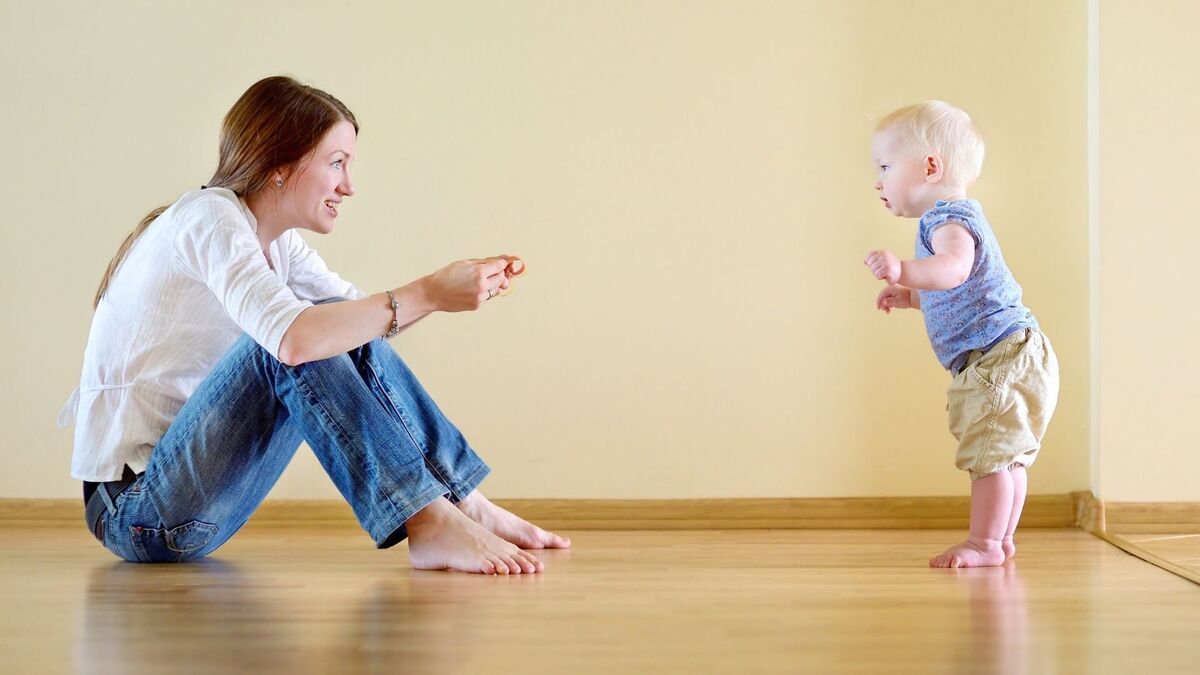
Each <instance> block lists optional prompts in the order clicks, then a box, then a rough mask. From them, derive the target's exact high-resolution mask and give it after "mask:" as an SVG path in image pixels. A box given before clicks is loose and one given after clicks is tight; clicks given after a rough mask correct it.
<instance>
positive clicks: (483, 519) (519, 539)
mask: <svg viewBox="0 0 1200 675" xmlns="http://www.w3.org/2000/svg"><path fill="white" fill-rule="evenodd" d="M458 508H460V509H462V512H463V513H465V514H467V516H469V517H470V518H471V520H473V521H475V522H477V523H479V524H480V525H482V526H484V527H486V528H487V529H488V530H489V531H491V532H492V533H493V534H495V535H496V536H498V537H500V538H501V539H504V540H505V541H509V542H512V543H514V544H516V545H517V546H520V547H521V548H568V547H570V546H571V540H570V539H567V538H565V537H560V536H558V535H557V534H554V533H553V532H547V531H545V530H543V529H542V528H540V527H538V526H537V525H534V524H533V523H531V522H529V521H527V520H524V519H522V518H518V517H517V516H516V515H515V514H513V513H511V512H509V511H506V510H504V509H502V508H500V507H499V506H496V505H495V504H493V503H492V502H491V501H490V500H489V499H488V498H487V497H484V496H483V493H481V492H479V491H478V490H476V491H474V492H472V493H471V494H470V495H468V496H467V498H466V499H464V500H462V501H460V502H459V503H458Z"/></svg>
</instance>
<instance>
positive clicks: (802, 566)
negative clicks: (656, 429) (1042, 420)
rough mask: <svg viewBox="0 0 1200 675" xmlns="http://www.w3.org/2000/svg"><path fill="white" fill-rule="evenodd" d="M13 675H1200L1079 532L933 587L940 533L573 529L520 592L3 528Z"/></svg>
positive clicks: (1153, 585)
mask: <svg viewBox="0 0 1200 675" xmlns="http://www.w3.org/2000/svg"><path fill="white" fill-rule="evenodd" d="M0 528H2V529H0V597H2V598H3V599H4V604H5V611H4V612H3V615H2V618H0V653H3V654H4V655H5V661H4V663H5V666H4V670H6V671H11V672H133V671H140V672H159V673H164V672H196V671H197V670H198V669H203V670H205V671H207V672H247V671H250V672H253V671H263V672H338V673H342V672H362V671H383V670H388V671H401V672H416V673H426V672H429V673H431V672H449V673H475V672H481V673H509V672H512V673H564V672H570V673H574V672H596V673H624V672H656V673H657V672H680V673H682V672H687V673H694V672H739V673H740V672H800V671H807V672H822V673H839V672H888V673H906V672H912V673H918V672H920V673H929V672H934V673H1130V672H1147V673H1149V672H1153V673H1183V672H1195V664H1196V663H1197V656H1198V652H1197V645H1198V644H1200V587H1197V586H1196V585H1193V584H1191V583H1189V582H1187V581H1185V580H1183V579H1180V578H1178V577H1176V576H1173V575H1171V574H1168V573H1166V572H1164V571H1162V570H1160V569H1158V568H1156V567H1153V566H1151V565H1148V564H1145V563H1143V562H1142V561H1140V560H1138V559H1136V558H1134V557H1131V556H1129V555H1126V554H1125V553H1123V552H1122V551H1120V550H1118V549H1116V548H1114V547H1112V546H1110V545H1108V544H1107V543H1105V542H1103V541H1101V540H1099V539H1096V538H1094V537H1092V536H1091V535H1088V534H1086V533H1084V532H1081V531H1079V530H1030V531H1027V532H1022V533H1019V534H1018V544H1019V546H1020V551H1019V553H1018V556H1017V559H1016V560H1015V561H1013V562H1012V563H1010V564H1009V565H1008V566H1006V567H1003V568H991V569H979V570H930V569H928V568H926V567H925V561H926V559H927V558H928V557H929V556H930V555H931V554H933V553H936V552H939V551H940V550H941V549H942V548H944V547H945V546H946V545H948V544H951V543H954V542H955V541H957V537H958V536H959V533H953V532H947V531H899V530H889V531H866V530H856V531H811V530H808V531H805V530H800V531H797V530H780V531H752V530H739V531H669V532H658V531H631V532H598V531H575V532H570V533H568V534H570V535H572V536H573V537H574V539H575V548H574V549H573V550H571V551H569V552H547V553H546V554H545V555H544V559H545V560H546V563H547V571H546V572H545V573H544V574H541V575H535V576H516V577H508V578H503V577H480V576H470V575H462V574H450V573H441V572H417V571H413V570H411V569H409V568H408V565H407V557H406V555H405V550H404V546H403V545H401V546H399V547H397V548H396V549H392V550H388V551H376V550H374V548H373V547H372V545H371V543H370V541H369V540H368V539H367V538H366V536H365V535H363V534H362V533H361V532H358V531H356V530H355V529H353V528H339V527H322V528H310V529H305V528H274V527H269V526H263V525H258V526H255V525H254V524H251V525H250V526H248V527H247V528H246V529H245V530H244V531H243V532H241V533H239V534H238V535H237V536H236V537H234V538H233V540H231V541H230V543H229V544H228V545H227V546H226V547H225V548H223V549H222V550H221V551H219V552H218V555H217V556H215V557H214V558H212V559H210V560H207V561H204V562H201V563H191V564H183V565H153V566H150V565H141V566H139V565H134V564H129V563H123V562H119V561H117V560H116V559H114V558H113V557H112V556H111V555H110V554H108V553H107V552H106V551H104V550H103V549H101V548H100V547H99V546H98V545H97V544H96V543H95V542H94V541H93V540H91V539H90V538H89V537H88V535H87V534H86V532H84V531H83V529H82V527H81V526H79V527H73V528H57V527H46V526H44V525H38V526H21V525H19V524H13V523H5V524H4V525H3V526H0Z"/></svg>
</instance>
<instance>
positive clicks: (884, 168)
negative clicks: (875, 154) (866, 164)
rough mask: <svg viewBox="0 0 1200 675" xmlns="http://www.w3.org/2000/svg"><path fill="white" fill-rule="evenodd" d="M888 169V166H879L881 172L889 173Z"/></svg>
mask: <svg viewBox="0 0 1200 675" xmlns="http://www.w3.org/2000/svg"><path fill="white" fill-rule="evenodd" d="M887 169H888V167H887V164H880V165H879V170H880V171H887Z"/></svg>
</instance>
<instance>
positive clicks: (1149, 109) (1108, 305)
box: [1096, 0, 1200, 501]
mask: <svg viewBox="0 0 1200 675" xmlns="http://www.w3.org/2000/svg"><path fill="white" fill-rule="evenodd" d="M1099 19H1100V20H1099V25H1100V30H1099V57H1100V58H1099V123H1100V125H1099V146H1100V159H1099V187H1100V189H1099V207H1100V208H1099V218H1098V221H1099V222H1098V226H1099V235H1100V236H1099V254H1100V266H1099V271H1100V273H1099V294H1098V296H1097V297H1098V298H1099V322H1098V324H1099V350H1098V357H1099V361H1100V378H1099V394H1100V397H1099V411H1100V414H1099V416H1098V419H1097V421H1098V431H1099V433H1098V441H1099V443H1098V464H1099V476H1098V481H1096V482H1097V484H1098V489H1099V493H1100V494H1101V495H1103V497H1104V498H1105V499H1108V500H1112V501H1200V480H1198V479H1197V477H1196V474H1197V469H1200V440H1197V433H1196V430H1197V428H1198V427H1197V425H1196V423H1195V421H1196V419H1197V407H1198V406H1197V402H1198V401H1200V396H1198V395H1197V394H1196V383H1197V382H1198V381H1200V356H1197V354H1198V352H1197V350H1196V347H1195V338H1196V336H1197V335H1198V334H1200V312H1198V311H1197V301H1196V295H1197V294H1196V291H1195V289H1196V287H1197V284H1198V281H1197V279H1200V274H1198V271H1200V264H1198V263H1200V225H1198V224H1197V222H1196V219H1197V212H1198V211H1197V207H1196V195H1197V191H1198V186H1197V177H1200V171H1197V166H1198V163H1200V68H1197V66H1196V64H1197V63H1200V43H1198V42H1197V40H1196V36H1195V27H1196V26H1200V4H1198V3H1196V2H1193V1H1192V0H1171V1H1163V2H1155V3H1153V11H1148V10H1147V5H1146V3H1144V2H1131V1H1127V0H1103V2H1101V3H1100V16H1099ZM1189 420H1190V421H1189Z"/></svg>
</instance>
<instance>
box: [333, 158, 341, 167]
mask: <svg viewBox="0 0 1200 675" xmlns="http://www.w3.org/2000/svg"><path fill="white" fill-rule="evenodd" d="M333 166H334V167H335V168H338V169H340V168H342V160H340V159H339V160H338V161H336V162H334V163H333Z"/></svg>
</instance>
